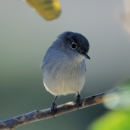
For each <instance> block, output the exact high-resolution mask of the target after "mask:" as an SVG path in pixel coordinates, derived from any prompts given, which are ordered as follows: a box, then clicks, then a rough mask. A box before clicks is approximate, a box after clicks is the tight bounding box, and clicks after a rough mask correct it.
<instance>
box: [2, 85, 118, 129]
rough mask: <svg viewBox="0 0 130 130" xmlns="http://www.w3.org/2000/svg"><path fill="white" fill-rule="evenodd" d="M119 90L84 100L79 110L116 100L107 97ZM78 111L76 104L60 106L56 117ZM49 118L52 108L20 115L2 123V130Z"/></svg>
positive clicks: (69, 103) (70, 103)
mask: <svg viewBox="0 0 130 130" xmlns="http://www.w3.org/2000/svg"><path fill="white" fill-rule="evenodd" d="M118 90H120V89H119V88H116V89H114V90H111V91H109V92H103V93H100V94H96V95H93V96H90V97H87V98H84V99H82V104H81V106H80V108H79V109H83V108H85V107H89V106H92V105H96V104H100V103H103V102H107V101H111V100H114V99H115V98H116V97H110V96H107V97H106V96H105V95H106V94H108V93H111V92H114V91H118ZM75 110H77V105H76V103H75V102H68V103H65V104H62V105H59V106H58V107H57V111H56V113H55V116H59V115H62V114H65V113H68V112H71V111H75ZM47 118H53V115H52V114H51V111H50V108H47V109H44V110H34V111H31V112H29V113H26V114H23V115H19V116H17V117H13V118H10V119H7V120H3V121H1V122H0V130H13V129H14V128H16V127H18V126H21V125H25V124H28V123H31V122H35V121H39V120H44V119H47Z"/></svg>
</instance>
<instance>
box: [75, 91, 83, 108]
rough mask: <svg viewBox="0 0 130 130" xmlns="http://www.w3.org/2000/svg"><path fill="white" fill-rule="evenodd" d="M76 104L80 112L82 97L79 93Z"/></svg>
mask: <svg viewBox="0 0 130 130" xmlns="http://www.w3.org/2000/svg"><path fill="white" fill-rule="evenodd" d="M76 104H77V108H78V110H79V107H80V106H81V104H82V103H81V96H80V94H79V92H78V94H77V99H76Z"/></svg>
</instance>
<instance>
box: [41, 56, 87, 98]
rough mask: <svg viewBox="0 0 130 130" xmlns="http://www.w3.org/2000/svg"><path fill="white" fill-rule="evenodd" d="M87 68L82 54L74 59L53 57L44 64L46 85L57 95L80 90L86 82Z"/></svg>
mask: <svg viewBox="0 0 130 130" xmlns="http://www.w3.org/2000/svg"><path fill="white" fill-rule="evenodd" d="M43 66H44V64H43ZM85 68H86V66H85V60H84V57H83V56H81V55H80V54H79V55H78V57H76V58H75V59H73V60H72V59H70V58H69V57H66V56H61V57H57V58H56V59H54V58H52V59H51V60H50V62H49V63H48V64H47V65H45V66H44V72H43V73H44V75H43V83H44V86H45V88H46V90H47V91H49V92H50V93H52V94H53V95H55V96H59V95H66V94H69V93H77V92H80V91H81V89H82V88H83V85H84V83H85Z"/></svg>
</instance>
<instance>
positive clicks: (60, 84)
mask: <svg viewBox="0 0 130 130" xmlns="http://www.w3.org/2000/svg"><path fill="white" fill-rule="evenodd" d="M89 48H90V45H89V42H88V40H87V38H86V37H85V36H83V35H82V34H80V33H77V32H71V31H66V32H63V33H62V34H60V35H59V36H58V37H57V39H56V40H55V41H54V42H53V43H52V45H51V46H50V47H49V49H48V50H47V52H46V54H45V56H44V58H43V61H42V64H41V68H42V72H43V84H44V86H45V89H46V90H47V91H48V92H50V93H51V94H52V95H54V96H55V98H54V100H53V102H52V104H51V113H52V114H53V115H54V114H55V112H56V110H57V109H56V108H57V105H56V99H57V97H58V96H61V95H67V94H77V99H76V104H77V106H78V107H79V106H80V105H81V96H80V92H81V90H82V88H83V86H84V84H85V75H86V63H85V59H86V58H87V59H90V57H89V56H88V51H89Z"/></svg>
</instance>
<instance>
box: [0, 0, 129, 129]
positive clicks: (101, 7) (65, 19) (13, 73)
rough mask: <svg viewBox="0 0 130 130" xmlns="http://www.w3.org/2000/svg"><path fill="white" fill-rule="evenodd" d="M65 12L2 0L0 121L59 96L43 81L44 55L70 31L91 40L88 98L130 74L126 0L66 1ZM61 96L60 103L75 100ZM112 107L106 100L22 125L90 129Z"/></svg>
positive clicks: (85, 93) (62, 1)
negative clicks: (123, 14)
mask: <svg viewBox="0 0 130 130" xmlns="http://www.w3.org/2000/svg"><path fill="white" fill-rule="evenodd" d="M59 2H60V4H61V8H62V13H61V16H60V17H59V18H58V19H56V20H53V21H46V20H44V19H43V18H42V17H40V16H39V15H38V14H37V13H35V12H34V11H33V9H32V8H30V6H28V5H27V4H26V3H25V2H23V1H22V0H11V1H10V0H3V1H2V0H1V1H0V103H1V104H0V120H4V119H7V118H10V117H13V116H17V115H20V114H24V113H27V112H29V111H32V110H35V109H43V108H48V107H50V105H51V102H52V100H53V98H54V97H53V95H51V94H50V93H48V92H47V91H46V90H45V88H44V87H43V84H42V71H41V69H40V64H41V61H42V59H43V57H44V54H45V52H46V50H47V49H48V47H49V46H50V45H51V43H52V42H53V41H54V40H55V39H56V37H57V36H58V35H59V34H60V33H62V32H64V31H74V32H79V33H81V34H83V35H84V36H86V37H87V38H88V40H89V42H90V51H89V55H90V57H91V60H87V61H86V64H87V75H86V84H85V86H84V89H83V90H82V92H81V94H82V97H86V96H90V95H93V94H96V93H100V92H102V91H107V90H110V89H112V88H113V87H114V86H115V85H116V84H117V83H118V82H120V81H121V80H123V79H125V78H127V77H130V69H129V68H130V60H129V59H130V56H129V54H130V42H129V40H128V35H127V34H126V32H125V31H124V30H123V28H122V25H121V22H120V20H119V18H118V13H119V12H120V10H121V9H122V6H123V5H122V4H123V3H122V0H114V1H109V0H98V1H96V0H91V1H88V0H82V1H79V0H75V1H72V0H71V1H69V0H60V1H59ZM74 100H75V95H68V96H61V97H59V98H58V100H57V104H63V103H65V102H68V101H74ZM106 111H108V110H107V109H106V108H105V107H104V106H103V105H96V106H92V107H89V108H86V109H83V110H80V111H75V112H71V113H68V114H65V115H62V116H59V117H57V118H55V119H53V118H52V119H47V120H44V121H39V122H35V123H31V124H28V125H25V126H21V127H18V128H17V129H18V130H23V129H24V130H35V129H39V130H43V129H46V130H51V129H57V130H60V129H62V130H66V129H68V130H72V129H74V130H79V129H81V130H85V129H86V128H87V127H88V126H89V125H90V124H91V123H92V122H93V121H94V120H96V119H97V118H98V117H100V116H101V115H103V114H104V113H105V112H106Z"/></svg>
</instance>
